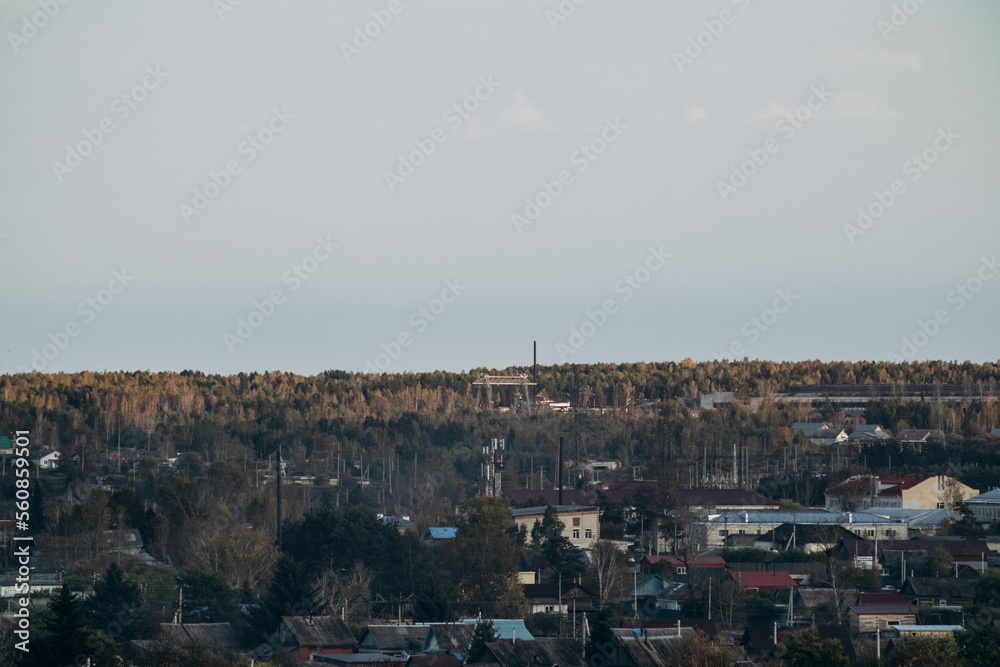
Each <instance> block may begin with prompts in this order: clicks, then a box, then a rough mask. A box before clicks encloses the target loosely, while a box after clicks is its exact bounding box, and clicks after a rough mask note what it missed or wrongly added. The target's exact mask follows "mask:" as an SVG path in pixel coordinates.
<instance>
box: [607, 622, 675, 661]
mask: <svg viewBox="0 0 1000 667" xmlns="http://www.w3.org/2000/svg"><path fill="white" fill-rule="evenodd" d="M694 632H695V631H694V630H693V629H691V628H684V627H682V628H681V633H680V634H679V635H678V634H677V629H676V627H675V628H673V629H667V628H663V629H651V630H645V631H644V630H640V629H630V628H612V629H611V634H612V635H614V638H615V640H616V641H617V643H618V644H619V646H620V647H621V649H622V650H623V651H624V652H625V654H626V655H628V657H629V658H630V660H631V663H632V664H634V665H635V666H636V667H663V665H666V664H667V661H668V660H670V654H671V653H672V652H673V651H674V649H675V648H676V647H679V646H680V645H682V644H683V643H684V642H686V640H687V639H688V638H690V637H691V635H692V634H694Z"/></svg>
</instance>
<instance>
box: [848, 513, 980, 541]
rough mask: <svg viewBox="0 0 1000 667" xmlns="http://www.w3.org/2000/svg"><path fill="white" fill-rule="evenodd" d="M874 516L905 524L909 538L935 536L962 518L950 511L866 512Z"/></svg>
mask: <svg viewBox="0 0 1000 667" xmlns="http://www.w3.org/2000/svg"><path fill="white" fill-rule="evenodd" d="M868 511H869V512H871V513H872V514H874V515H876V516H884V517H885V518H887V519H889V520H891V521H897V522H899V523H905V524H906V528H907V531H908V532H909V534H910V537H918V536H921V535H937V534H938V533H939V532H941V530H942V526H948V525H951V524H952V523H954V522H955V521H958V520H959V519H961V518H962V517H961V516H959V515H958V514H956V513H955V512H952V511H951V510H944V509H941V510H939V509H933V510H922V509H903V508H899V507H872V508H871V509H869V510H868Z"/></svg>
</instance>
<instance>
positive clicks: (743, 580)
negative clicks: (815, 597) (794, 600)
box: [732, 571, 798, 591]
mask: <svg viewBox="0 0 1000 667" xmlns="http://www.w3.org/2000/svg"><path fill="white" fill-rule="evenodd" d="M732 577H733V579H735V580H736V582H737V583H738V584H739V585H740V590H746V589H748V588H756V589H757V590H760V591H765V590H766V591H770V590H777V589H779V588H798V584H796V583H795V580H794V579H792V575H790V574H788V573H787V572H782V571H777V572H744V571H737V572H735V573H733V575H732Z"/></svg>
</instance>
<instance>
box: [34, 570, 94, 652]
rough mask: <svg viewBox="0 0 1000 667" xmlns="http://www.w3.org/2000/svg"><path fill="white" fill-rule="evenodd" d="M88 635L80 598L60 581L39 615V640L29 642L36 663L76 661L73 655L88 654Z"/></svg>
mask: <svg viewBox="0 0 1000 667" xmlns="http://www.w3.org/2000/svg"><path fill="white" fill-rule="evenodd" d="M88 636H89V633H88V632H87V623H86V620H85V619H84V616H83V611H82V610H81V609H80V601H79V599H78V598H77V596H76V594H75V593H73V592H72V591H71V590H70V589H69V585H68V584H66V583H63V585H62V587H61V588H60V589H59V592H58V593H57V594H56V595H55V597H53V598H52V600H51V601H50V602H49V608H48V610H47V611H46V612H45V614H44V615H43V616H42V636H41V637H40V638H39V639H40V640H36V641H33V642H32V644H31V647H32V650H33V652H34V655H35V658H36V664H38V665H39V666H44V667H57V666H60V667H61V666H62V665H75V664H77V657H79V656H82V655H89V654H90V652H89V651H88V648H87V638H88ZM36 651H37V652H36Z"/></svg>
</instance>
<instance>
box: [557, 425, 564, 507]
mask: <svg viewBox="0 0 1000 667" xmlns="http://www.w3.org/2000/svg"><path fill="white" fill-rule="evenodd" d="M562 443H563V439H562V436H559V472H558V473H557V474H556V480H557V482H556V483H557V484H558V485H559V504H560V505H562V504H563V501H562V486H563V485H562V469H563V448H562Z"/></svg>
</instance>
